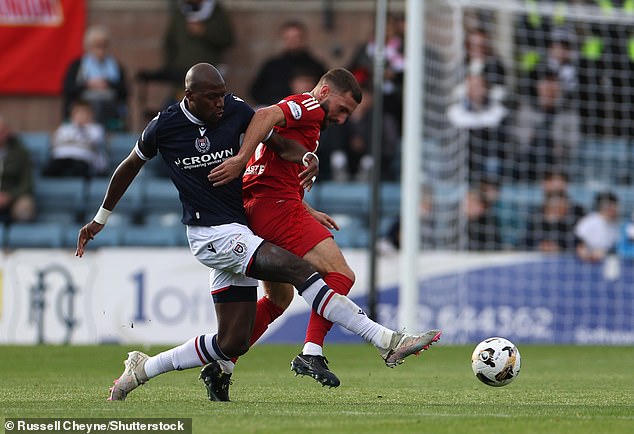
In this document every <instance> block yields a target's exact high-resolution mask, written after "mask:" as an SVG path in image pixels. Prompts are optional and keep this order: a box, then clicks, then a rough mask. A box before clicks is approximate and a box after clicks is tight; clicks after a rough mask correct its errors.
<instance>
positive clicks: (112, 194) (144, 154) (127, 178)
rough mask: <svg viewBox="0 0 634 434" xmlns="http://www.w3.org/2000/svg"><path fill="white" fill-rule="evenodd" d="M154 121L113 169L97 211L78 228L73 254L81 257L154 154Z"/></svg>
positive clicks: (155, 119)
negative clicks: (90, 219) (87, 221)
mask: <svg viewBox="0 0 634 434" xmlns="http://www.w3.org/2000/svg"><path fill="white" fill-rule="evenodd" d="M156 121H157V118H154V119H153V120H152V121H151V122H150V124H148V126H147V128H146V129H145V130H144V131H143V134H142V135H141V138H140V139H139V140H138V141H137V144H136V146H135V147H134V149H133V150H132V151H131V152H130V154H129V155H128V156H127V157H126V158H125V159H124V160H123V161H122V162H121V163H119V166H117V168H116V169H115V171H114V173H113V174H112V178H110V183H109V184H108V188H107V189H106V193H105V196H104V199H103V203H102V205H101V207H100V209H99V211H98V212H97V214H96V215H95V217H94V218H93V220H92V221H91V222H89V223H88V224H86V225H85V226H84V227H82V228H81V229H80V230H79V235H78V237H77V249H76V250H75V256H79V257H80V258H81V257H82V256H83V255H84V251H85V249H86V244H88V241H90V240H92V239H93V238H95V235H97V234H98V233H99V232H100V231H101V230H102V229H103V228H104V226H105V224H106V220H107V219H108V216H109V215H110V213H112V211H113V210H114V208H115V206H116V205H117V203H119V200H121V198H122V197H123V194H124V193H125V192H126V190H127V189H128V187H129V186H130V184H132V181H134V178H136V176H137V175H138V174H139V171H140V170H141V168H142V167H143V165H144V164H145V162H146V161H148V160H149V159H150V158H152V157H153V156H154V155H156V140H155V137H156V136H155V131H156Z"/></svg>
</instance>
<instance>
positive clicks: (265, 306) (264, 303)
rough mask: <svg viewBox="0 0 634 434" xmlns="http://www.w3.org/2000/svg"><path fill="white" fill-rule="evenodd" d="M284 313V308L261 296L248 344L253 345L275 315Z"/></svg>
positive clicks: (234, 360)
mask: <svg viewBox="0 0 634 434" xmlns="http://www.w3.org/2000/svg"><path fill="white" fill-rule="evenodd" d="M282 313H284V309H282V308H281V307H279V306H277V305H276V304H275V303H273V302H272V301H271V300H269V299H268V298H266V297H262V298H261V299H259V300H258V303H257V307H256V310H255V323H254V324H253V333H252V334H251V341H250V342H249V346H253V344H254V343H256V341H257V340H258V339H260V337H261V336H262V335H263V334H264V332H265V331H266V329H268V328H269V324H271V323H272V322H273V321H275V319H276V318H277V317H279V316H280V315H282ZM237 360H238V358H237V357H235V358H233V359H231V361H232V362H233V363H235V362H236V361H237Z"/></svg>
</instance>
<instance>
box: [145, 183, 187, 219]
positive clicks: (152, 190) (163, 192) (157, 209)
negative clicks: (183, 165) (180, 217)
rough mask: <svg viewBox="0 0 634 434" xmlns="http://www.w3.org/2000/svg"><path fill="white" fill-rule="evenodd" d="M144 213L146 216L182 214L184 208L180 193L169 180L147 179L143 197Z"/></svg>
mask: <svg viewBox="0 0 634 434" xmlns="http://www.w3.org/2000/svg"><path fill="white" fill-rule="evenodd" d="M142 204H143V212H144V213H146V214H152V213H154V214H156V213H166V214H168V213H173V212H180V211H181V209H182V207H181V203H180V200H179V198H178V191H176V187H174V184H173V183H172V181H171V180H169V179H162V178H147V179H146V182H145V183H144V188H143V196H142Z"/></svg>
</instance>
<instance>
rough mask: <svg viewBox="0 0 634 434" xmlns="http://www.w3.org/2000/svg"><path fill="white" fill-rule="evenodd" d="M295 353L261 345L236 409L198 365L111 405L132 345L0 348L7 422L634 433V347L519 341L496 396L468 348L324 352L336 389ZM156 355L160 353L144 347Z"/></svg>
mask: <svg viewBox="0 0 634 434" xmlns="http://www.w3.org/2000/svg"><path fill="white" fill-rule="evenodd" d="M299 348H300V346H299V345H294V346H289V345H260V346H256V347H254V348H253V349H252V350H251V351H250V352H249V354H247V355H246V356H244V357H243V358H242V359H241V360H240V362H239V364H238V366H237V368H236V372H235V374H234V384H233V386H232V388H231V398H232V402H229V403H218V402H209V401H208V400H207V398H206V394H205V391H204V388H203V386H202V383H201V382H200V381H199V380H198V379H197V378H198V369H191V370H188V371H184V372H171V373H168V374H165V375H162V376H160V377H158V378H156V379H153V380H152V381H150V382H149V383H148V384H146V385H144V386H143V387H140V388H139V389H137V390H135V391H134V392H132V393H131V394H130V395H129V396H128V399H127V400H126V401H125V402H106V400H105V399H106V397H107V395H108V387H109V385H110V384H111V383H112V380H113V379H114V378H115V377H118V376H119V374H120V373H121V371H122V369H123V364H122V361H123V359H124V358H125V356H126V351H128V350H130V349H132V348H131V347H121V346H105V345H104V346H85V347H83V346H78V347H68V346H40V347H30V346H4V347H0V354H1V356H0V373H1V378H2V385H1V387H0V409H1V411H0V413H1V414H2V416H3V417H86V418H88V417H90V418H93V417H105V418H108V417H192V418H193V432H194V433H232V434H235V433H276V434H277V433H298V432H299V433H302V434H303V433H316V432H323V433H382V434H385V433H434V434H437V433H452V434H453V433H457V434H461V433H470V434H473V433H486V434H495V433H504V434H507V433H512V434H518V433H574V434H584V433H588V434H590V433H592V434H597V433H600V434H605V433H633V432H634V348H633V347H593V346H532V345H523V346H522V345H520V346H519V349H520V352H521V355H522V370H521V374H520V376H519V377H518V378H517V379H516V380H515V381H514V382H513V383H512V384H510V385H508V386H506V387H503V388H492V387H488V386H486V385H484V384H481V383H480V382H479V381H477V380H476V378H475V377H474V376H473V374H472V372H471V365H470V356H471V351H472V350H473V348H474V345H468V346H443V345H434V346H433V347H432V348H431V350H429V351H426V352H424V353H423V354H422V355H421V356H420V357H418V358H411V359H407V360H406V362H405V364H403V365H402V366H399V367H397V368H395V369H388V368H386V367H385V366H384V365H383V363H382V361H381V360H380V358H379V356H378V355H377V352H376V351H375V350H374V349H373V348H372V347H371V346H369V345H361V344H359V345H329V346H327V348H326V350H327V354H326V355H327V356H328V358H329V359H330V361H331V362H330V367H331V369H332V370H333V371H334V372H335V373H337V375H338V376H339V377H340V379H341V386H340V387H339V388H337V389H328V388H322V387H321V386H319V385H318V384H317V383H316V382H315V381H313V380H312V379H310V378H306V377H294V376H293V375H292V373H291V372H290V370H289V362H290V360H291V359H292V358H293V357H294V355H295V354H296V352H297V351H298V350H299ZM139 349H142V350H144V351H146V352H148V353H150V354H155V353H156V352H158V351H159V350H161V349H162V348H159V347H152V348H139Z"/></svg>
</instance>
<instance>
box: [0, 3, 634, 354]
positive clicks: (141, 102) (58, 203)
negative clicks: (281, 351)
mask: <svg viewBox="0 0 634 434" xmlns="http://www.w3.org/2000/svg"><path fill="white" fill-rule="evenodd" d="M380 3H383V4H385V5H386V6H387V8H386V13H385V15H384V16H380V17H379V18H378V19H377V11H379V12H380V8H379V7H378V6H377V5H379V4H380ZM422 3H424V6H425V8H424V16H422V17H421V19H420V20H413V19H412V17H408V15H407V11H408V10H409V9H408V2H406V1H405V0H401V1H397V0H390V1H386V2H380V1H377V2H375V1H369V0H368V1H366V0H338V1H334V0H330V1H329V0H322V1H310V0H294V1H283V0H279V1H277V0H261V1H250V0H224V1H211V0H191V1H177V0H173V1H168V0H127V1H122V0H121V1H119V0H38V1H35V0H34V1H26V2H18V1H5V2H0V4H1V5H3V7H2V8H0V52H2V53H3V62H2V65H1V66H0V161H1V164H0V215H1V216H2V225H1V226H0V240H1V241H0V242H1V244H2V246H3V247H4V250H3V252H4V253H3V256H2V264H3V276H4V279H3V284H2V287H3V293H2V296H3V303H2V309H3V312H4V313H3V314H2V317H1V318H0V331H2V334H1V335H0V341H6V342H35V341H41V342H64V341H68V342H109V341H116V342H138V341H144V342H146V341H148V340H149V341H151V342H157V343H172V342H177V341H180V340H181V339H180V338H179V336H184V335H187V330H188V328H191V329H192V330H195V329H197V330H200V329H201V328H202V329H207V328H210V327H212V328H213V324H214V323H213V321H214V318H213V312H212V309H211V305H210V304H208V303H207V300H206V289H205V282H206V270H205V269H204V268H202V267H200V266H198V265H197V264H196V263H195V261H192V258H191V255H190V254H189V252H188V251H187V241H186V238H185V234H184V228H183V226H182V224H181V223H180V217H181V216H180V214H181V209H180V203H179V201H178V197H177V194H176V190H175V189H174V187H173V186H172V185H171V181H170V180H169V179H168V178H167V177H166V175H165V173H164V172H163V171H162V168H161V166H160V164H161V163H160V161H158V159H155V160H156V161H152V162H151V163H150V164H148V165H146V167H145V168H144V169H143V173H142V175H141V176H140V177H139V178H138V179H137V180H136V181H135V183H134V184H133V185H132V187H131V188H130V190H129V191H128V192H127V193H126V196H125V197H124V199H123V200H122V201H121V202H120V204H119V205H118V207H117V210H116V212H115V214H113V216H112V218H111V219H110V220H109V222H108V227H107V229H105V230H104V231H103V232H102V233H100V234H99V236H98V237H97V238H96V239H95V240H94V241H93V242H92V243H91V248H92V250H91V251H90V252H89V253H88V255H87V257H86V258H83V259H81V260H78V259H76V258H74V257H73V256H72V253H73V250H74V245H75V242H76V237H77V231H78V229H79V228H80V227H81V226H82V225H83V224H85V222H86V221H87V219H90V218H91V217H92V216H93V215H94V212H95V211H96V210H97V209H98V207H99V205H100V203H101V200H102V198H103V194H104V192H105V188H106V186H107V183H108V180H109V177H110V175H111V173H112V171H113V170H114V168H115V167H116V165H117V164H118V163H119V162H120V161H121V159H122V158H124V157H125V156H126V155H127V154H128V153H129V152H130V151H131V149H132V148H133V146H134V143H135V141H136V139H137V137H138V136H139V134H140V132H141V131H142V129H143V128H144V126H145V124H146V123H147V121H148V120H149V119H151V118H152V117H153V116H154V115H155V114H156V112H157V111H159V110H161V109H162V108H163V107H165V106H166V105H168V104H170V103H173V102H176V101H179V100H180V99H181V98H182V96H183V93H182V88H183V85H182V79H183V75H184V72H185V71H186V70H187V68H188V67H189V66H191V65H192V64H193V63H196V62H199V61H206V62H210V63H213V64H214V65H216V66H218V68H219V69H220V70H221V71H222V73H223V75H224V77H225V80H226V82H227V87H228V89H229V91H230V92H233V93H235V94H236V95H238V96H240V97H241V98H243V99H244V100H246V101H247V102H248V103H249V104H251V105H252V106H253V107H256V108H257V107H260V106H263V105H268V104H272V103H275V102H277V101H278V100H279V99H281V98H283V97H284V96H286V95H288V94H290V93H300V92H305V91H309V90H311V89H312V87H313V86H314V84H315V83H316V81H317V79H318V78H319V76H320V75H321V74H322V73H323V72H324V71H325V70H327V69H328V68H332V67H340V66H342V67H346V68H348V69H350V70H351V71H352V72H353V73H354V74H355V76H356V77H357V79H358V80H359V82H360V84H361V86H362V88H363V90H364V97H363V102H362V104H361V105H360V106H359V108H358V109H357V110H356V111H355V113H354V114H353V115H352V116H351V118H350V120H349V121H348V122H347V123H346V124H345V125H343V126H338V127H333V128H331V129H329V130H327V131H325V132H324V133H323V134H322V140H321V144H320V148H319V155H320V162H321V163H320V166H321V169H320V170H321V171H320V176H319V180H318V183H317V184H316V185H315V187H314V189H313V191H311V192H310V193H309V194H307V196H306V198H307V200H308V201H309V202H310V203H311V204H312V205H313V207H315V208H316V209H319V210H321V211H324V212H327V213H329V214H331V215H332V216H333V217H335V219H336V220H337V221H338V223H339V224H340V226H341V230H340V231H338V232H336V233H335V234H334V235H335V240H336V241H337V243H338V244H339V246H340V247H341V248H342V249H343V250H344V254H345V256H346V258H347V259H348V261H349V262H350V264H351V266H352V268H353V269H354V270H355V272H356V274H357V282H356V284H355V287H354V288H353V291H352V293H351V294H352V295H353V296H354V297H355V300H356V301H357V302H358V303H360V304H361V305H365V306H368V307H369V308H370V312H371V313H372V314H373V315H375V316H376V317H377V319H378V320H379V321H380V322H382V323H384V324H386V325H389V326H392V327H399V326H401V325H402V324H403V318H399V315H401V313H399V307H398V306H399V303H398V301H399V297H400V295H399V288H400V287H401V286H402V285H401V277H402V276H400V273H401V272H402V271H401V270H402V268H401V266H402V260H403V259H404V258H405V257H408V258H411V257H412V256H414V257H415V259H414V261H416V264H418V265H417V275H416V276H415V277H416V288H415V291H416V292H417V295H418V300H419V301H418V303H417V304H416V305H415V306H414V307H413V308H412V309H413V310H414V316H415V321H416V325H417V327H418V328H420V329H424V328H431V327H440V328H443V329H444V330H445V334H444V336H445V338H444V339H445V341H446V342H456V343H458V342H477V341H479V340H481V339H482V338H485V337H488V336H490V335H493V334H496V335H504V336H505V337H507V338H509V339H511V340H513V341H514V342H515V343H522V342H547V343H554V342H567V343H578V344H631V343H633V342H634V292H633V288H634V285H633V284H634V268H633V267H632V257H633V255H634V253H633V252H634V247H633V246H634V244H633V240H634V223H633V222H632V213H633V212H634V190H633V189H632V183H633V182H634V179H633V178H632V173H634V172H633V169H634V153H633V149H632V147H633V141H632V123H631V118H632V113H633V111H634V105H633V104H634V102H633V99H632V89H633V87H634V69H633V68H632V66H634V32H633V30H634V1H630V0H601V1H598V0H597V1H594V0H578V1H573V0H571V1H555V0H551V1H545V0H541V1H537V0H509V1H505V2H494V1H486V0H481V1H461V0H453V1H451V0H449V1H440V0H427V1H424V2H422ZM380 22H384V23H385V28H384V33H385V38H384V41H380V43H379V44H377V43H376V42H377V41H376V38H375V30H376V23H380ZM412 23H416V25H414V26H413V25H412ZM410 38H412V39H410ZM414 38H416V40H418V41H422V47H423V49H422V50H423V53H422V60H421V61H420V62H421V64H420V65H416V66H419V68H413V65H412V63H411V59H408V58H407V56H406V54H405V53H406V51H405V46H406V41H408V40H410V41H411V40H413V39H414ZM377 53H379V56H380V58H379V63H380V64H381V65H382V77H380V79H379V80H378V82H380V87H377V79H376V77H374V76H373V73H374V70H375V67H376V58H375V56H376V55H377ZM412 69H416V70H417V71H418V74H419V75H418V76H417V77H416V79H415V80H413V82H414V83H418V88H419V90H420V91H421V92H422V93H421V98H420V104H419V105H418V106H417V107H416V108H415V113H413V116H414V119H417V120H418V122H419V126H420V127H421V128H422V132H421V135H420V137H418V138H417V140H415V143H405V142H404V140H403V137H404V125H405V124H404V118H405V117H406V114H412V113H405V111H404V108H403V107H404V102H405V100H406V99H407V97H408V91H409V92H410V93H411V89H409V90H408V89H407V88H406V87H405V85H404V83H405V77H406V75H407V73H408V71H411V70H412ZM377 89H379V90H380V92H381V95H380V96H378V95H376V92H377ZM377 107H378V109H377ZM375 109H376V110H379V112H380V116H379V117H378V119H379V120H380V127H381V128H380V129H379V132H380V136H379V137H377V138H376V139H375V140H377V141H378V143H379V148H378V152H376V151H374V152H373V149H372V143H373V137H372V134H371V132H372V131H373V126H374V127H375V126H376V125H373V122H374V121H373V119H375V118H374V117H373V110H375ZM375 131H376V129H375ZM412 159H415V160H416V161H419V162H420V164H419V170H418V173H417V176H416V178H415V179H405V178H404V177H403V162H405V161H408V160H412ZM379 160H380V164H379ZM376 167H380V172H376V171H375V169H376ZM371 181H374V183H373V182H371ZM406 182H411V183H413V184H414V185H416V186H417V189H418V191H417V194H415V195H413V197H414V198H415V200H411V199H410V196H407V195H405V193H404V185H405V183H406ZM373 188H376V189H377V198H378V202H376V201H374V200H373V194H372V193H373ZM402 199H404V200H402ZM403 213H413V214H416V215H417V218H418V220H419V222H420V224H419V226H418V230H417V232H419V234H416V238H417V243H418V244H417V245H418V246H419V248H418V249H417V250H416V252H415V253H414V255H412V254H411V252H406V253H404V252H402V251H401V248H402V241H403V240H404V239H408V238H409V237H411V234H409V233H407V232H405V231H401V217H402V214H403ZM373 229H376V232H373ZM130 294H134V296H133V297H132V298H133V300H134V303H126V301H128V300H129V299H130ZM199 301H202V302H201V303H199ZM121 306H124V307H123V308H122V307H121ZM47 312H48V313H47ZM114 312H116V315H115V314H114ZM45 313H46V314H45ZM306 320H307V310H306V309H305V308H304V307H303V306H302V305H301V303H298V304H296V303H295V302H294V304H293V308H292V309H291V311H290V312H289V313H287V314H286V315H285V316H284V317H283V318H281V319H280V320H279V323H278V324H276V325H275V327H273V328H272V329H271V331H270V332H269V334H268V335H266V339H267V340H268V341H270V342H301V340H302V339H303V334H302V333H300V331H301V330H303V327H302V324H304V323H305V321H306ZM150 321H153V323H152V327H153V329H152V330H154V331H153V332H152V333H150V332H149V331H147V332H144V330H150V327H149V324H150ZM132 324H134V325H135V326H134V327H132V326H131V325H132ZM176 325H178V326H179V327H174V326H176ZM160 327H162V328H161V330H163V331H164V333H156V330H157V328H160ZM183 328H186V330H183ZM194 332H195V331H194ZM329 336H331V335H329ZM157 339H158V340H157ZM329 339H332V340H334V341H347V340H353V341H355V340H356V338H353V337H350V336H348V335H346V334H345V333H344V332H343V331H341V330H336V331H333V333H332V337H331V338H329Z"/></svg>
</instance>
